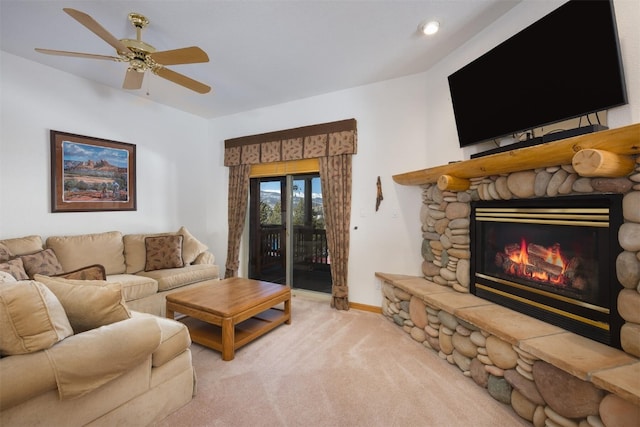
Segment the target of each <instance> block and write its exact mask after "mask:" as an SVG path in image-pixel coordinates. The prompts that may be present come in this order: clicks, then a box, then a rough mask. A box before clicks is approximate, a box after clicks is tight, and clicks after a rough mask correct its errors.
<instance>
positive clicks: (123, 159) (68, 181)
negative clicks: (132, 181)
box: [62, 141, 129, 202]
mask: <svg viewBox="0 0 640 427" xmlns="http://www.w3.org/2000/svg"><path fill="white" fill-rule="evenodd" d="M62 155H63V158H62V164H63V186H64V193H63V200H64V201H65V202H80V201H81V202H105V201H115V202H127V201H128V200H129V182H128V176H129V170H128V165H129V151H128V150H126V149H118V148H112V147H104V146H98V145H91V144H83V143H78V142H71V141H63V143H62Z"/></svg>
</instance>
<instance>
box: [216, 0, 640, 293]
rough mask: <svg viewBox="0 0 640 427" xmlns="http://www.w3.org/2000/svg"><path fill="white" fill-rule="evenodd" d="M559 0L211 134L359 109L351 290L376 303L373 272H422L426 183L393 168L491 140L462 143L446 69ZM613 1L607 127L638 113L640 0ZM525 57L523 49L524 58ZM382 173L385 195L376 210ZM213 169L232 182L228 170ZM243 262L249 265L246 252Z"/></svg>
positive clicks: (440, 159)
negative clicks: (614, 99) (447, 50)
mask: <svg viewBox="0 0 640 427" xmlns="http://www.w3.org/2000/svg"><path fill="white" fill-rule="evenodd" d="M562 3H564V1H562V0H559V1H551V0H550V1H525V2H523V3H521V4H520V5H518V6H516V7H515V8H513V9H512V10H511V11H510V12H509V13H508V14H506V15H505V16H504V17H502V18H501V19H499V20H497V21H496V22H495V23H494V24H493V25H492V26H491V27H489V28H487V29H486V30H485V31H483V32H482V33H480V34H478V36H477V37H475V38H474V39H472V40H470V41H469V42H468V43H466V44H465V45H464V46H462V47H461V48H459V49H458V50H457V51H456V52H454V53H452V54H451V55H449V56H448V57H447V58H445V59H444V60H443V61H441V62H440V63H438V64H437V65H436V66H435V67H433V68H432V69H431V70H429V71H428V72H426V73H422V74H418V75H414V76H409V77H406V78H402V79H396V80H390V81H386V82H383V83H379V84H374V85H368V86H363V87H359V88H355V89H350V90H345V91H341V92H335V93H331V94H326V95H322V96H317V97H313V98H309V99H304V100H300V101H295V102H290V103H286V104H281V105H276V106H273V107H269V108H263V109H259V110H255V111H251V112H247V113H243V114H237V115H234V116H227V117H222V118H219V119H216V120H213V121H212V122H211V127H212V129H211V134H212V137H213V141H214V143H219V144H221V145H222V144H223V141H224V140H225V139H229V138H235V137H240V136H247V135H254V134H259V133H264V132H270V131H275V130H282V129H288V128H293V127H298V126H305V125H311V124H317V123H324V122H328V121H333V120H341V119H348V118H355V119H356V120H357V122H358V154H356V155H355V156H354V176H353V200H352V204H353V205H352V214H351V248H350V262H349V287H350V295H349V299H350V301H353V302H358V303H363V304H370V305H379V303H380V291H379V290H378V289H377V285H378V283H379V282H378V281H377V280H376V279H375V277H374V273H375V272H376V271H383V272H389V273H400V274H412V275H419V274H420V265H421V263H422V258H421V255H420V247H421V243H422V238H421V234H420V221H419V212H420V206H421V190H420V188H419V187H406V186H400V185H397V184H395V183H394V182H393V181H392V178H391V177H392V175H394V174H398V173H403V172H409V171H413V170H418V169H423V168H427V167H432V166H437V165H440V164H446V163H447V162H449V161H453V160H463V159H465V158H468V157H469V155H470V154H471V153H472V152H475V151H478V150H479V149H487V148H491V147H472V148H467V149H465V150H464V151H463V150H461V149H460V148H458V140H457V134H456V128H455V120H454V117H453V108H452V106H451V99H450V96H449V90H448V85H447V76H448V75H449V74H451V73H452V72H454V71H456V70H457V69H459V68H460V67H462V66H464V65H465V64H466V63H468V62H470V61H471V60H473V59H475V58H476V57H478V56H479V55H482V54H483V53H485V52H486V51H488V50H490V49H491V48H493V47H494V46H495V45H497V44H499V43H500V42H501V41H503V40H505V39H507V38H508V37H510V36H512V35H513V34H515V33H517V32H518V31H520V30H521V29H523V28H525V27H526V26H528V25H530V24H531V23H533V22H535V21H536V20H537V19H539V18H541V17H542V16H544V15H546V14H547V13H549V12H550V11H552V10H553V9H555V8H556V7H558V6H559V5H560V4H562ZM615 8H616V15H617V21H618V27H619V33H620V34H619V36H620V42H621V45H622V56H623V61H624V67H625V69H626V80H627V89H628V92H629V105H626V106H622V107H619V108H616V109H613V110H611V111H610V113H609V126H610V127H620V126H623V125H627V124H631V123H638V122H640V73H638V72H637V70H639V69H640V49H639V48H638V46H639V41H640V29H639V27H640V2H637V1H636V0H622V1H620V0H617V1H616V2H615ZM594 54H596V53H594ZM526 59H527V57H526V55H523V59H522V60H523V61H525V60H526ZM517 65H518V64H514V72H516V71H517ZM219 150H220V153H221V152H222V148H220V149H219ZM378 175H379V176H380V177H381V180H382V189H383V193H384V201H383V202H382V205H381V207H380V210H379V211H378V212H375V181H376V177H377V176H378ZM217 178H218V179H223V180H224V182H225V185H226V183H227V178H226V176H222V175H219V176H218V177H217ZM216 209H217V213H216V214H214V215H212V217H214V218H222V217H224V218H226V205H224V206H223V205H217V208H216V207H213V206H212V207H211V210H216ZM396 214H397V217H396V216H395V215H396ZM355 226H357V227H358V229H357V230H355V229H354V227H355ZM225 257H226V253H225ZM241 264H242V265H246V259H241Z"/></svg>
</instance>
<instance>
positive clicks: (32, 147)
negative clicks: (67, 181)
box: [0, 52, 224, 247]
mask: <svg viewBox="0 0 640 427" xmlns="http://www.w3.org/2000/svg"><path fill="white" fill-rule="evenodd" d="M0 60H1V68H0V70H1V77H2V78H1V80H0V90H1V92H0V93H1V94H2V99H1V104H0V120H1V122H0V124H1V126H0V238H6V237H17V236H23V235H27V234H39V235H42V236H43V237H45V238H46V237H47V236H49V235H54V234H55V235H61V234H81V233H88V232H101V231H108V230H121V231H123V232H147V231H155V232H160V231H168V230H171V231H175V230H177V229H178V228H179V227H180V225H185V226H187V228H188V229H189V230H190V231H192V233H194V234H195V235H196V236H198V237H202V239H203V241H205V243H207V244H211V243H212V242H211V239H210V235H209V233H208V231H207V229H206V228H205V224H206V221H205V218H206V215H207V212H206V211H205V206H206V202H205V200H204V199H205V198H207V197H211V196H210V194H211V192H210V191H208V190H207V189H208V188H210V185H206V186H205V182H204V181H205V180H206V179H207V178H206V176H207V175H206V171H207V170H208V169H209V167H210V162H209V161H208V160H209V155H208V153H207V149H208V148H209V145H210V144H209V138H208V135H207V131H208V123H207V121H206V120H204V119H202V118H200V117H196V116H193V115H190V114H186V113H182V112H180V111H177V110H174V109H171V108H168V107H165V106H162V105H159V104H155V103H152V102H146V101H145V100H143V99H140V98H137V97H134V96H131V95H129V94H127V93H125V92H123V91H120V90H112V89H109V88H107V87H105V86H101V85H98V84H95V83H93V82H89V81H87V80H83V79H79V78H76V77H74V76H72V75H70V74H67V73H63V72H60V71H57V70H55V69H52V68H49V67H45V66H42V65H39V64H36V63H34V62H31V61H27V60H24V59H22V58H20V57H17V56H14V55H11V54H8V53H6V52H1V56H0ZM51 129H53V130H58V131H64V132H70V133H75V134H80V135H87V136H93V137H98V138H104V139H110V140H115V141H122V142H128V143H132V144H135V145H136V154H137V177H138V179H137V191H138V197H137V207H138V208H137V211H132V212H93V213H51V211H50V202H49V200H50V166H49V165H50V163H49V162H50V158H49V147H50V144H49V131H50V130H51ZM203 154H204V155H203ZM203 172H204V173H203ZM206 184H209V183H206ZM223 247H224V245H223Z"/></svg>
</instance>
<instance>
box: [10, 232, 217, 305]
mask: <svg viewBox="0 0 640 427" xmlns="http://www.w3.org/2000/svg"><path fill="white" fill-rule="evenodd" d="M163 237H167V238H179V240H180V241H181V242H180V243H181V244H180V247H179V248H177V247H176V250H174V251H172V252H170V253H169V255H173V257H171V256H168V257H166V258H165V259H164V260H160V262H153V261H154V259H150V256H149V252H148V251H147V250H146V248H147V246H148V245H149V239H160V238H163ZM174 243H177V240H175V239H174ZM165 246H166V245H165ZM3 247H4V248H6V249H5V250H8V251H9V252H10V255H9V257H10V258H12V260H11V261H9V263H14V264H23V267H24V274H25V275H24V276H23V277H21V279H26V278H27V277H28V278H33V274H35V273H42V274H45V275H55V274H52V272H53V273H57V274H61V273H69V272H72V271H78V270H81V269H83V268H86V267H88V266H93V265H99V266H103V267H104V270H105V274H106V280H107V281H108V282H113V283H121V284H122V291H123V294H124V298H125V301H126V302H127V306H128V307H129V308H130V309H131V310H135V311H140V312H145V313H150V314H155V315H157V316H164V315H165V296H166V295H167V294H168V293H171V292H176V291H177V290H182V289H188V288H189V287H195V286H200V285H202V284H203V282H205V281H209V280H217V279H219V278H220V276H219V267H218V266H217V265H215V264H214V262H215V258H214V256H213V254H212V253H211V252H209V251H208V250H207V249H208V248H207V247H206V246H205V245H204V244H202V243H201V242H200V241H198V240H197V239H196V238H195V237H194V236H192V235H191V233H189V231H188V230H187V229H186V228H185V227H181V228H180V229H179V230H178V231H176V232H167V233H158V234H125V235H123V234H122V233H121V232H119V231H109V232H104V233H95V234H81V235H73V236H51V237H48V238H47V239H46V244H45V243H43V240H42V238H41V237H40V236H37V235H32V236H26V237H19V238H11V239H4V240H0V251H1V250H2V249H1V248H3ZM47 249H49V251H46V252H45V250H47ZM161 249H163V248H161ZM51 251H52V252H53V254H51ZM47 255H48V256H49V259H47ZM43 258H44V260H43ZM51 258H53V260H51ZM155 261H158V260H155ZM180 261H181V262H180ZM2 262H3V260H2V257H1V256H0V271H1V270H3V267H2V266H3V264H2ZM56 262H57V263H59V266H58V265H54V266H52V264H56ZM4 265H5V268H4V270H5V271H6V270H8V268H6V263H5V264H4ZM177 265H182V266H179V267H178V266H177ZM168 266H169V267H171V268H167V267H168ZM11 267H15V268H16V269H18V268H19V267H20V266H19V265H18V266H16V265H12V266H11ZM158 267H159V268H158ZM43 270H44V271H43ZM14 276H17V277H18V278H20V277H19V275H18V274H15V273H14Z"/></svg>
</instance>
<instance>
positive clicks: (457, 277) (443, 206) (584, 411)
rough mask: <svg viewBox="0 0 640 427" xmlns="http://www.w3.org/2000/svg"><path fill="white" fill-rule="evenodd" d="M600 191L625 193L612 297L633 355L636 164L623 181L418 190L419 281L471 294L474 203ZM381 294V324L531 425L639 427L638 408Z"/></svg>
mask: <svg viewBox="0 0 640 427" xmlns="http://www.w3.org/2000/svg"><path fill="white" fill-rule="evenodd" d="M597 193H621V194H624V198H623V216H624V224H623V225H622V227H621V228H620V231H619V242H620V246H621V247H622V249H623V252H622V253H620V254H611V256H612V257H615V260H616V263H615V265H616V274H617V277H618V279H619V281H620V283H621V284H622V285H623V287H624V289H623V290H622V291H621V292H620V294H619V297H618V310H619V312H620V315H621V316H622V318H623V319H624V321H625V323H624V325H623V327H622V329H621V334H620V335H621V341H622V347H623V350H624V351H625V352H626V353H628V354H630V355H632V356H635V357H640V157H639V158H637V159H636V169H635V171H634V172H633V173H632V174H630V175H629V176H627V177H622V178H586V177H580V176H578V175H577V174H576V173H575V171H574V170H573V168H572V167H571V165H561V166H557V167H552V168H545V169H539V170H538V169H536V170H527V171H521V172H514V173H511V174H507V175H501V176H487V177H482V178H475V179H472V180H471V187H470V188H469V189H468V190H467V191H461V192H449V191H441V190H440V189H439V188H438V187H437V185H436V184H429V185H425V186H423V205H422V209H421V212H420V218H421V222H422V235H423V239H424V240H423V244H422V256H423V258H424V262H423V265H422V272H423V275H424V277H425V279H427V280H428V281H430V282H433V283H436V284H439V285H442V286H447V287H451V288H453V289H454V290H455V291H458V292H462V293H468V292H469V285H470V280H471V278H470V258H471V252H470V236H469V222H470V219H469V215H470V211H471V207H470V202H471V201H472V200H509V199H513V198H534V197H556V196H570V195H578V194H597ZM382 291H383V303H382V311H383V314H384V315H385V316H387V317H388V318H390V319H392V320H393V321H394V322H395V323H397V324H398V325H400V326H402V327H403V329H404V330H405V331H406V332H407V333H409V334H410V335H411V337H412V338H413V339H415V340H416V341H420V342H422V343H423V344H424V346H425V347H427V348H430V349H433V350H434V351H437V352H438V354H439V356H440V357H441V358H443V359H445V360H447V361H448V362H449V363H451V364H455V365H457V366H458V367H459V368H460V370H461V371H462V372H463V373H464V375H466V376H469V377H471V378H472V379H473V380H474V381H475V382H476V383H477V384H478V385H480V386H482V387H485V388H487V390H488V392H489V393H490V395H491V396H493V397H494V398H495V399H496V400H498V401H501V402H504V403H508V404H510V405H511V406H512V407H513V409H514V411H515V412H516V413H518V414H519V415H520V416H521V417H522V418H525V419H527V420H529V421H531V422H532V423H533V424H534V425H535V426H536V427H541V426H548V427H553V426H576V427H577V426H580V427H586V426H593V427H596V426H603V425H604V426H614V425H616V426H617V425H620V426H622V425H634V426H635V425H640V406H638V405H637V404H636V403H633V402H629V401H628V400H625V399H622V398H620V397H619V396H617V395H615V394H610V393H608V392H605V391H604V390H601V389H599V388H597V387H596V386H594V385H593V384H592V383H591V382H588V381H584V380H582V379H579V378H576V377H574V376H572V375H570V374H568V373H566V372H564V371H562V370H560V369H559V368H557V367H554V366H552V365H551V364H549V363H547V362H545V361H542V360H538V358H536V357H535V356H533V355H531V354H528V353H527V352H525V351H523V350H522V349H520V348H519V347H518V346H516V345H511V344H509V343H507V342H505V341H503V340H502V339H500V338H498V337H496V336H494V335H491V334H490V333H488V332H486V331H483V330H481V329H479V328H477V327H475V326H474V325H472V324H469V323H467V322H465V321H463V320H462V319H459V318H456V317H455V316H454V315H452V314H450V313H447V312H446V311H444V310H441V309H438V308H437V307H432V306H429V305H428V304H426V303H425V302H424V301H423V300H422V299H421V298H418V297H416V296H413V295H411V294H409V293H407V292H405V291H404V290H402V289H400V288H399V287H394V286H393V285H392V284H390V283H388V282H386V281H385V282H384V284H383V287H382ZM639 381H640V379H639Z"/></svg>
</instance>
